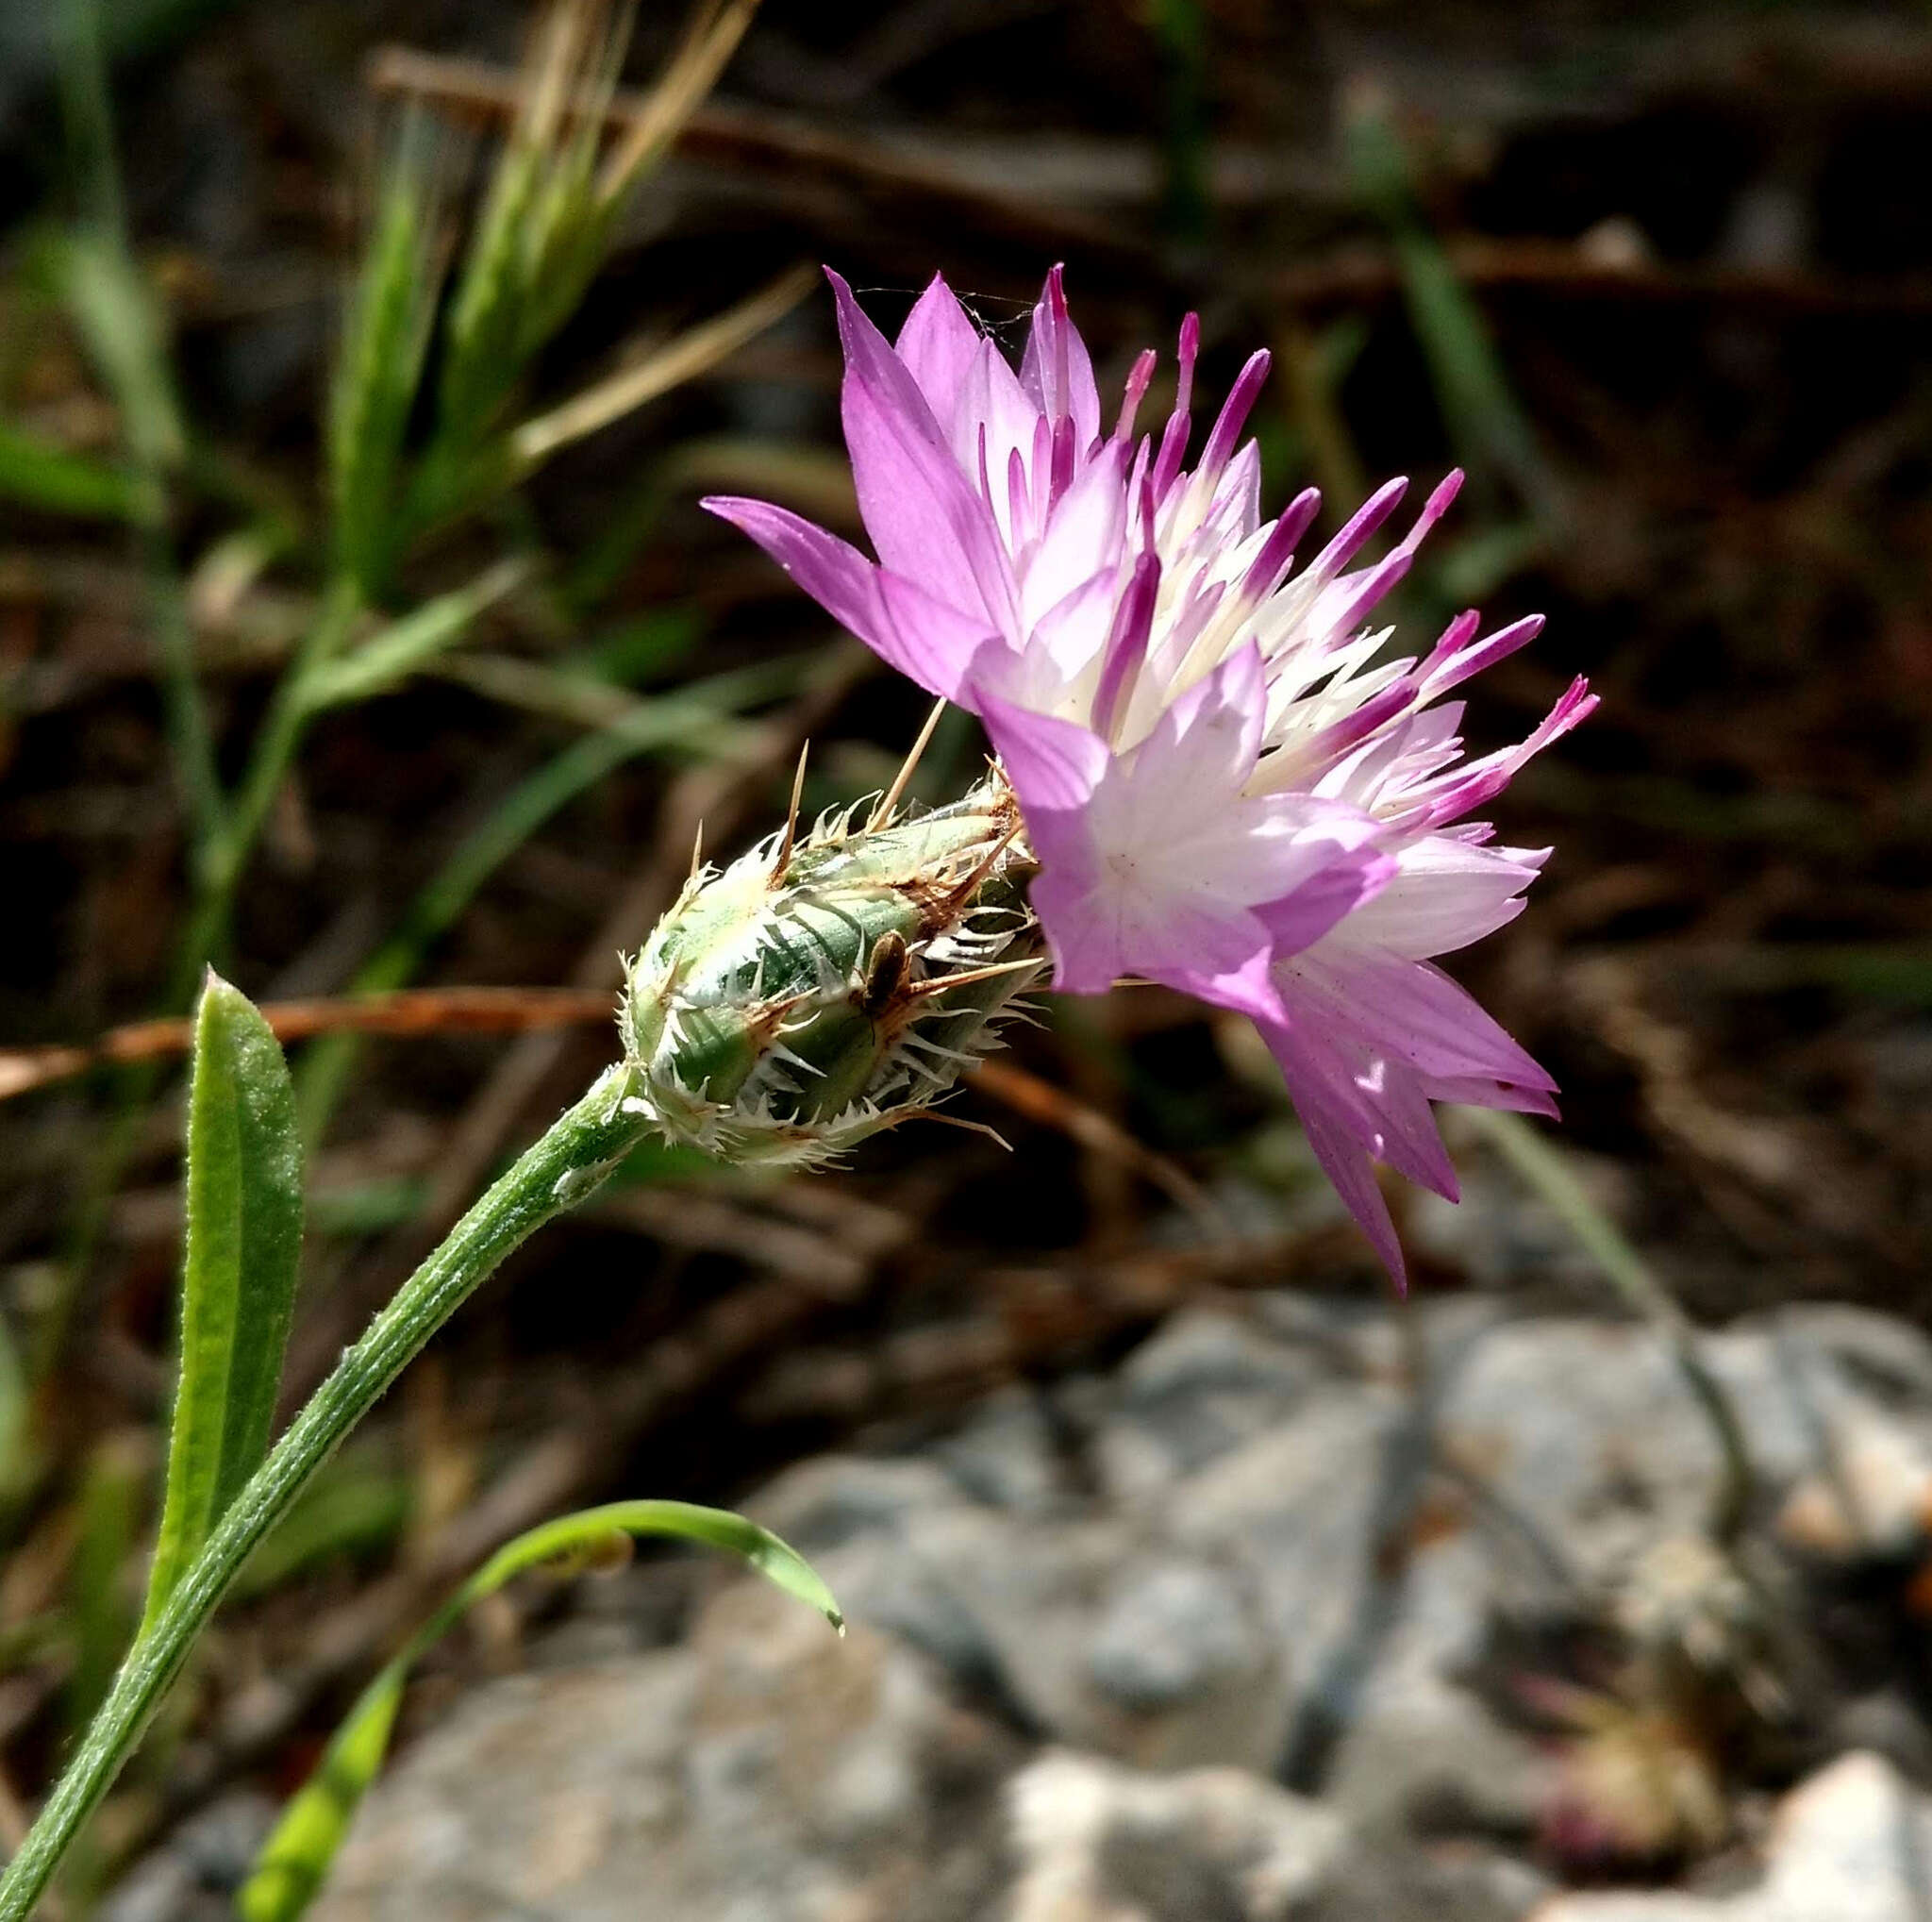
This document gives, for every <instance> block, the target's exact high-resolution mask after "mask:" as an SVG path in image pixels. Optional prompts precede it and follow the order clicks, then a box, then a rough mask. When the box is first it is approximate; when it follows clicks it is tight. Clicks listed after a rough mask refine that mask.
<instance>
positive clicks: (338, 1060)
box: [300, 661, 793, 1144]
mask: <svg viewBox="0 0 1932 1922" xmlns="http://www.w3.org/2000/svg"><path fill="white" fill-rule="evenodd" d="M470 664H472V665H477V664H480V663H470ZM499 665H501V666H505V667H514V668H527V669H528V673H527V675H520V676H519V677H518V679H519V682H520V685H521V689H522V691H525V692H527V693H529V694H535V693H536V691H537V689H538V688H541V689H544V690H547V691H548V693H549V694H550V696H551V697H552V698H553V699H554V700H555V702H556V706H555V707H553V708H552V709H551V710H550V711H553V712H558V713H559V714H560V716H561V717H562V718H567V719H573V720H579V721H591V722H593V723H595V722H598V717H599V715H601V723H600V724H599V725H597V731H596V732H595V733H593V734H587V735H585V736H584V737H583V739H581V740H579V741H574V742H572V743H571V744H570V745H569V746H568V747H566V748H564V749H563V750H562V752H561V753H559V754H558V755H556V756H554V757H553V758H552V759H551V760H547V761H545V762H544V763H543V765H542V766H541V767H540V768H538V769H536V770H535V771H534V772H533V773H531V774H529V775H527V776H525V778H524V779H523V780H521V781H519V782H518V783H517V785H516V786H515V787H513V788H512V789H511V790H510V791H509V793H508V794H506V795H505V796H504V797H503V799H502V800H501V801H500V802H499V803H498V804H497V806H496V807H495V808H494V809H493V810H492V811H491V813H490V814H489V815H488V816H487V817H486V818H485V819H484V820H483V821H481V822H480V823H479V824H478V825H477V827H475V831H474V832H473V833H471V834H470V835H469V836H468V838H467V839H466V840H464V842H463V843H462V844H461V845H460V846H458V848H457V849H456V851H455V852H454V853H453V854H452V855H451V856H450V858H449V860H448V861H445V862H444V864H443V865H442V867H441V868H440V869H439V870H438V871H437V873H436V874H435V875H434V876H433V877H431V879H430V880H429V882H428V884H427V885H426V886H425V888H424V890H423V891H422V893H421V894H418V895H417V897H416V899H415V900H414V901H413V902H412V903H411V904H410V906H409V910H408V913H407V914H406V915H405V916H404V918H403V922H402V925H401V926H400V927H399V928H397V929H396V930H395V932H394V933H393V934H391V936H390V938H389V939H388V940H387V941H386V942H384V943H383V944H382V946H381V947H379V948H378V949H377V950H376V951H375V954H373V955H372V956H371V957H370V958H369V960H368V961H367V962H365V963H364V965H363V966H362V967H361V968H360V969H359V970H358V973H357V975H356V978H355V979H354V981H352V982H351V983H350V992H351V993H352V994H380V993H382V992H383V991H384V990H386V989H390V988H400V987H402V986H403V985H405V983H407V982H408V980H409V979H410V978H411V977H412V976H413V975H414V974H415V972H416V970H417V969H418V968H419V967H420V966H421V965H422V963H423V958H424V956H425V954H427V952H428V951H429V949H430V947H431V946H432V945H433V944H435V943H436V942H437V941H438V940H439V939H440V938H441V936H442V934H443V933H444V932H446V931H447V929H448V928H450V927H451V926H453V925H454V923H455V922H456V920H457V919H458V916H459V915H460V914H461V913H462V912H463V911H464V910H465V909H466V908H468V906H469V905H470V903H471V902H472V901H473V900H475V897H476V894H477V891H478V890H479V889H480V888H481V887H482V886H483V884H484V883H485V882H486V881H487V880H488V879H489V878H490V877H491V875H492V874H494V873H495V872H496V870H497V869H498V868H499V867H501V866H502V865H503V863H504V862H505V861H508V859H509V858H510V856H511V855H513V854H514V853H515V852H516V851H517V849H518V848H520V847H521V846H522V845H523V844H524V843H525V842H526V841H527V840H528V839H529V838H530V836H531V835H533V834H534V833H536V832H537V830H538V829H539V828H540V827H542V825H543V824H544V823H545V822H546V821H548V820H549V819H550V818H551V816H552V815H554V814H556V813H557V812H558V811H559V810H561V809H563V808H565V807H567V806H568V805H569V804H570V803H571V802H572V801H574V800H575V798H576V797H577V796H578V795H579V794H583V793H584V792H585V791H586V790H587V789H589V788H591V787H594V786H595V785H596V784H597V782H598V781H600V780H602V779H603V778H604V777H606V776H607V775H609V774H614V773H615V772H616V771H617V769H618V768H620V767H622V766H623V765H624V763H625V761H627V760H635V759H636V758H637V757H638V756H639V755H641V754H651V753H676V754H697V755H703V754H728V753H730V752H732V751H733V749H734V748H741V747H742V746H743V744H745V743H746V741H747V740H748V739H749V738H751V737H750V736H749V735H748V734H747V731H746V725H745V724H744V723H743V722H741V721H740V720H738V719H736V718H735V717H734V714H733V710H734V709H735V708H737V707H741V706H748V705H750V704H751V703H752V702H754V701H757V700H764V699H769V698H771V697H772V695H773V694H775V693H778V692H781V691H783V689H784V688H785V687H787V686H789V685H790V684H791V677H792V675H793V669H792V667H791V664H790V663H787V662H783V661H780V662H773V663H768V664H764V665H760V666H757V667H750V668H740V669H736V670H734V671H732V672H730V673H727V674H723V675H716V676H713V677H711V678H709V679H708V680H705V681H699V682H697V683H695V684H694V685H693V686H691V687H689V688H686V689H684V690H683V691H682V692H680V693H679V694H667V695H663V696H661V697H658V698H645V697H638V696H629V695H625V694H621V693H620V692H619V691H617V690H615V689H613V688H610V687H608V686H607V685H604V684H602V683H599V682H593V681H589V680H584V681H574V680H573V679H572V677H568V676H563V675H558V674H557V673H556V672H554V671H552V670H546V669H543V668H541V667H538V666H536V665H535V664H534V663H528V662H503V663H499ZM483 691H484V692H486V693H487V692H492V691H493V690H491V689H490V688H485V689H484V690H483ZM573 700H575V702H577V703H580V704H582V706H583V707H592V708H594V709H596V710H598V714H591V713H586V712H584V711H582V707H579V708H572V706H571V705H570V704H571V702H572V701H573ZM532 704H533V705H534V703H532ZM610 710H615V711H610ZM361 1045H362V1042H361V1037H360V1036H359V1035H356V1034H348V1033H343V1034H330V1035H325V1036H324V1037H323V1038H322V1039H321V1040H319V1041H317V1042H315V1043H314V1044H313V1045H311V1046H310V1047H309V1048H308V1051H307V1053H306V1055H305V1056H304V1058H303V1061H302V1070H301V1077H300V1079H301V1099H300V1107H301V1119H302V1134H303V1139H304V1140H305V1141H308V1142H309V1143H310V1144H314V1143H317V1142H319V1141H320V1140H321V1139H322V1135H323V1131H324V1130H325V1128H327V1126H328V1119H329V1116H330V1114H331V1113H332V1112H333V1111H334V1109H335V1104H336V1100H337V1097H338V1096H339V1095H341V1089H342V1086H343V1083H344V1082H345V1081H346V1080H347V1078H348V1077H349V1073H350V1070H351V1068H352V1067H353V1066H354V1064H355V1061H356V1058H357V1056H358V1053H359V1052H360V1050H361Z"/></svg>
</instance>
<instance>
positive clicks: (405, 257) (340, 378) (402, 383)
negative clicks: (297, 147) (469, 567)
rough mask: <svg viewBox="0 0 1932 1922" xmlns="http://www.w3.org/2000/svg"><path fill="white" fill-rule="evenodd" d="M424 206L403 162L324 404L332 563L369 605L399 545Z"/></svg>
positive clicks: (415, 178) (425, 279) (431, 273)
mask: <svg viewBox="0 0 1932 1922" xmlns="http://www.w3.org/2000/svg"><path fill="white" fill-rule="evenodd" d="M427 229H428V221H427V217H426V213H425V192H424V190H423V187H422V184H421V180H420V177H419V175H418V172H417V169H416V166H415V164H414V162H413V160H412V159H411V157H410V156H409V155H408V153H405V154H404V155H403V156H402V157H401V158H400V159H398V160H397V162H396V163H395V170H394V172H393V173H392V174H391V177H390V179H389V180H388V181H387V183H386V184H385V186H384V188H383V193H382V205H381V207H380V209H379V210H378V211H377V214H376V219H375V230H374V231H373V232H372V234H371V235H370V239H369V248H368V252H367V254H366V256H365V257H364V259H363V263H362V272H361V277H360V280H359V283H358V287H357V290H356V294H355V298H354V301H353V304H352V305H351V308H350V310H349V319H348V325H347V326H346V327H345V329H344V331H343V336H342V347H341V356H340V358H339V359H338V361H337V364H336V373H335V381H334V389H333V392H332V393H331V394H330V397H329V424H328V426H329V431H328V464H329V494H330V501H331V506H332V508H333V510H334V514H335V543H336V555H337V560H338V564H339V565H340V566H341V569H342V571H343V572H344V573H346V574H347V575H348V576H349V577H350V578H351V579H353V580H354V581H355V582H356V583H357V585H358V587H359V588H360V589H361V591H362V593H363V594H364V595H365V596H367V597H369V598H374V597H375V596H376V595H378V594H379V593H381V591H382V587H383V584H384V581H385V578H386V577H387V573H388V569H389V565H390V562H391V560H392V558H393V557H394V555H395V553H396V551H397V548H398V546H399V544H400V540H399V530H398V527H397V525H396V507H397V495H398V479H397V474H398V467H399V463H400V461H401V460H402V453H403V441H404V437H405V435H406V433H407V431H408V425H409V415H410V412H411V410H412V409H414V407H415V405H416V395H417V391H418V389H419V387H420V385H421V382H422V378H423V363H424V357H425V353H426V352H427V349H428V345H429V339H430V331H431V323H432V321H433V320H434V317H435V312H436V299H437V291H438V288H439V286H440V284H441V273H440V271H439V269H438V266H437V263H436V260H435V258H434V254H433V249H432V246H431V243H430V239H429V234H428V231H427Z"/></svg>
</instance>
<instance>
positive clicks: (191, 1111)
mask: <svg viewBox="0 0 1932 1922" xmlns="http://www.w3.org/2000/svg"><path fill="white" fill-rule="evenodd" d="M186 1185H187V1201H188V1209H187V1213H188V1232H187V1249H186V1254H185V1258H184V1261H183V1263H182V1290H181V1297H182V1298H181V1375H180V1381H179V1384H178V1386H177V1388H176V1391H175V1421H174V1428H173V1431H172V1433H171V1435H170V1438H169V1444H168V1487H167V1495H166V1498H165V1500H164V1502H163V1505H162V1511H161V1529H160V1539H159V1541H158V1543H157V1545H156V1547H155V1561H154V1569H153V1572H152V1574H151V1575H150V1577H149V1579H148V1596H147V1610H146V1615H145V1618H144V1620H143V1625H142V1626H143V1629H145V1627H146V1625H147V1624H148V1623H151V1622H152V1621H153V1620H154V1618H155V1616H156V1615H157V1614H158V1613H159V1611H160V1609H161V1606H162V1604H163V1603H164V1602H165V1601H166V1600H167V1598H168V1596H169V1595H170V1593H171V1592H172V1591H173V1589H174V1586H175V1583H176V1582H177V1581H178V1580H179V1579H181V1576H182V1575H183V1573H184V1572H185V1571H186V1570H187V1568H188V1566H189V1564H190V1563H192V1561H193V1560H194V1558H195V1556H196V1555H197V1554H198V1553H199V1552H200V1550H201V1546H202V1544H203V1543H204V1542H206V1541H207V1539H208V1534H209V1531H210V1530H211V1529H213V1528H214V1526H215V1524H216V1523H217V1522H218V1521H219V1520H220V1519H221V1517H222V1515H223V1513H225V1510H226V1508H227V1506H228V1503H229V1502H230V1501H231V1500H232V1499H233V1497H234V1495H235V1492H236V1491H237V1490H238V1489H239V1488H240V1487H241V1486H242V1482H244V1481H245V1480H246V1479H248V1477H249V1476H250V1475H251V1474H252V1473H253V1472H254V1470H255V1468H256V1466H257V1464H258V1462H260V1460H261V1458H262V1455H263V1454H264V1453H265V1452H266V1450H267V1447H268V1438H269V1429H270V1425H271V1424H272V1422H273V1421H274V1418H275V1396H276V1394H277V1392H278V1390H279V1388H280V1386H281V1375H282V1351H283V1349H284V1348H285V1347H286V1346H287V1345H288V1339H289V1320H290V1316H291V1313H292V1312H293V1308H294V1300H295V1279H296V1272H297V1268H298V1266H299V1263H300V1259H301V1250H302V1151H301V1144H300V1138H299V1136H298V1135H297V1133H296V1128H295V1096H294V1091H293V1088H292V1087H291V1083H290V1079H289V1070H288V1066H287V1064H286V1063H285V1062H284V1061H283V1060H282V1050H281V1047H280V1045H279V1044H278V1043H277V1042H276V1040H275V1036H274V1035H273V1034H272V1033H271V1032H270V1031H269V1026H268V1023H267V1022H265V1021H264V1020H263V1019H262V1018H261V1016H260V1014H259V1013H258V1012H257V1011H256V1009H255V1008H254V1006H253V1005H252V1004H251V1003H250V1002H249V1001H248V999H247V998H246V997H245V996H244V995H243V994H241V993H240V992H239V991H238V990H236V989H234V988H231V987H230V986H229V985H228V984H227V982H225V981H224V980H222V979H221V978H219V977H218V976H216V975H214V974H212V973H210V974H209V976H208V981H207V984H206V986H205V987H204V988H203V990H202V994H201V1001H200V1005H199V1006H198V1008H197V1009H196V1011H195V1023H194V1064H193V1072H192V1082H191V1086H190V1092H189V1104H188V1159H187V1184H186Z"/></svg>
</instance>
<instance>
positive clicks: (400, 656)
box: [303, 560, 525, 711]
mask: <svg viewBox="0 0 1932 1922" xmlns="http://www.w3.org/2000/svg"><path fill="white" fill-rule="evenodd" d="M524 575H525V567H524V565H523V563H522V562H521V561H517V560H505V561H500V562H498V564H497V565H496V566H494V567H492V568H491V569H489V570H488V571H487V572H486V573H485V574H483V575H482V576H481V577H479V578H477V579H476V580H474V581H472V582H471V583H470V585H469V586H468V587H460V588H457V589H456V590H454V591H453V592H452V593H444V594H438V595H437V596H436V598H435V599H434V600H431V601H425V602H424V604H423V605H422V606H421V607H420V608H417V609H415V610H412V611H411V612H409V613H408V614H405V615H403V616H402V618H401V619H400V620H395V621H391V623H390V625H389V626H388V627H385V628H383V630H382V631H381V632H380V633H379V634H377V635H375V637H374V638H373V639H371V640H368V641H365V642H363V643H361V645H360V646H358V647H357V648H356V649H355V651H354V652H353V653H350V654H344V655H340V656H338V657H337V658H336V659H334V660H326V661H324V662H323V663H321V664H320V665H319V666H317V667H315V668H312V669H311V670H310V671H309V672H308V676H307V677H305V680H304V683H303V694H304V699H305V701H306V703H307V705H308V708H309V710H310V711H315V710H320V709H323V708H339V707H344V706H346V705H348V704H349V703H350V702H352V701H366V700H368V699H369V698H370V697H371V696H372V695H375V694H387V693H389V691H390V690H391V688H394V687H396V686H398V685H400V684H401V683H402V682H403V681H405V680H407V679H408V677H410V676H411V675H412V674H414V673H415V672H416V671H417V670H418V669H419V668H422V667H425V666H426V665H427V664H428V663H429V662H430V661H432V660H435V659H436V658H437V656H438V655H440V654H445V653H447V652H448V651H449V650H450V649H451V648H452V647H455V646H457V645H458V644H459V643H461V642H462V640H463V638H464V636H465V635H467V634H468V632H469V630H470V624H471V623H472V622H473V621H475V618H476V616H477V615H478V614H480V613H481V612H483V610H485V609H486V608H488V607H489V606H491V603H492V602H495V601H498V600H501V599H502V598H503V596H504V595H505V594H506V593H508V592H509V591H510V589H511V588H513V587H514V586H515V585H516V584H517V582H518V581H520V580H521V579H523V577H524Z"/></svg>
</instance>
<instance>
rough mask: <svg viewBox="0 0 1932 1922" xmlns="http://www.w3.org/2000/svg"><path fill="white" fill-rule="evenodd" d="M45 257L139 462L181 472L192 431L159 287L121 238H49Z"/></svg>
mask: <svg viewBox="0 0 1932 1922" xmlns="http://www.w3.org/2000/svg"><path fill="white" fill-rule="evenodd" d="M42 263H43V266H44V268H45V271H46V274H47V277H48V279H49V281H50V282H51V283H52V285H53V287H54V289H55V291H56V292H58V295H59V297H60V299H61V300H62V301H63V302H64V303H65V305H66V307H67V309H68V311H69V312H70V313H71V314H72V315H73V316H74V321H75V326H77V327H78V328H79V330H80V334H81V337H82V339H83V340H84V341H85V343H86V344H87V349H88V353H89V355H90V356H91V358H92V360H93V363H94V366H95V368H96V370H97V371H98V372H99V374H100V376H101V378H102V380H103V381H104V382H105V383H106V385H107V387H108V390H109V392H110V393H112V394H113V397H114V402H115V405H116V406H117V407H118V408H119V409H120V410H121V427H122V432H123V433H124V434H125V436H126V440H127V446H128V451H129V452H130V453H131V454H132V455H133V457H134V461H135V464H136V465H137V466H138V467H140V468H142V469H143V470H144V471H146V472H149V473H157V474H158V473H166V472H169V471H171V470H172V469H174V468H175V467H178V466H179V465H180V464H181V461H182V460H183V458H184V457H185V455H186V453H187V449H188V429H187V426H186V425H185V424H184V423H183V421H182V418H181V407H180V402H179V401H178V399H177V398H176V397H175V376H174V373H173V370H172V369H171V368H170V366H169V363H168V326H167V322H166V319H165V318H164V317H163V315H162V312H161V309H160V305H159V303H158V301H157V300H156V298H155V293H154V289H153V288H152V287H151V286H150V285H149V283H148V281H147V279H146V277H145V276H143V275H142V271H141V269H140V268H139V267H138V266H136V265H135V263H134V261H133V260H132V259H130V258H129V256H128V254H127V251H126V249H125V246H124V245H123V244H122V242H121V241H120V238H119V237H118V236H117V235H109V234H101V233H92V232H87V231H79V230H76V231H75V232H72V233H61V234H56V235H50V236H48V237H47V238H46V239H45V240H44V241H43V242H42Z"/></svg>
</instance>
